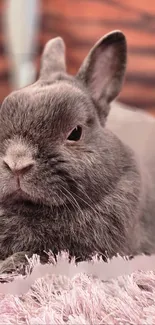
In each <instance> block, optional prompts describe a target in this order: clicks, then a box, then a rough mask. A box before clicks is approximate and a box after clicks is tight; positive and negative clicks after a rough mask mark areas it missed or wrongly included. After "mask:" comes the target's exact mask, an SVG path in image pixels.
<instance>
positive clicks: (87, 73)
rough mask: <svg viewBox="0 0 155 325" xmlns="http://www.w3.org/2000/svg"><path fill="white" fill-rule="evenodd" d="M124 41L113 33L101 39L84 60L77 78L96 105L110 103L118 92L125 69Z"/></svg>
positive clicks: (125, 47)
mask: <svg viewBox="0 0 155 325" xmlns="http://www.w3.org/2000/svg"><path fill="white" fill-rule="evenodd" d="M126 53H127V46H126V39H125V36H124V34H123V33H122V32H120V31H114V32H111V33H109V34H107V35H105V36H104V37H103V38H101V39H100V40H99V41H98V42H97V43H96V44H95V46H94V47H93V48H92V50H91V51H90V53H89V54H88V56H87V57H86V59H85V60H84V62H83V64H82V66H81V68H80V70H79V72H78V74H77V78H80V80H82V81H83V82H84V84H85V86H86V87H87V89H88V91H89V92H90V95H91V97H92V99H93V100H94V101H95V102H96V103H97V105H103V103H104V102H107V103H109V102H111V101H112V100H113V99H114V98H115V97H116V96H117V95H118V94H119V92H120V90H121V87H122V83H123V79H124V73H125V67H126Z"/></svg>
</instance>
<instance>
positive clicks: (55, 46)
mask: <svg viewBox="0 0 155 325" xmlns="http://www.w3.org/2000/svg"><path fill="white" fill-rule="evenodd" d="M65 61H66V60H65V44H64V41H63V39H62V38H61V37H56V38H54V39H52V40H50V41H48V42H47V43H46V45H45V48H44V51H43V54H42V58H41V69H40V79H44V80H48V79H49V78H50V75H51V74H52V73H57V72H65V71H66V62H65Z"/></svg>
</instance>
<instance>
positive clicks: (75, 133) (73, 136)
mask: <svg viewBox="0 0 155 325" xmlns="http://www.w3.org/2000/svg"><path fill="white" fill-rule="evenodd" d="M81 135H82V127H81V126H77V127H76V128H75V129H74V130H72V132H71V133H70V135H69V136H68V138H67V140H69V141H78V140H80V138H81Z"/></svg>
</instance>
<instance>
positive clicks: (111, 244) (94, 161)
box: [0, 31, 155, 259]
mask: <svg viewBox="0 0 155 325" xmlns="http://www.w3.org/2000/svg"><path fill="white" fill-rule="evenodd" d="M64 62H65V58H64V44H63V41H62V40H61V39H60V38H57V39H55V40H54V41H51V42H50V43H49V44H48V46H46V48H45V51H44V54H43V59H42V70H41V76H40V78H39V80H38V81H37V82H36V83H35V84H34V85H31V86H29V87H27V88H24V89H22V90H18V91H15V92H13V93H11V94H10V95H9V96H8V97H7V98H6V99H5V100H4V102H3V104H2V106H1V109H0V211H1V213H0V259H5V258H7V257H8V256H10V255H12V254H16V253H18V252H22V251H23V252H24V251H28V252H29V253H30V255H31V254H33V253H38V254H40V255H42V254H43V251H46V252H47V251H49V250H52V251H53V253H54V254H57V252H59V251H61V250H68V251H69V252H70V255H71V256H76V258H80V259H86V258H88V257H90V256H92V255H93V254H94V253H101V254H103V255H108V256H109V257H111V256H113V255H116V254H117V253H119V254H121V255H134V254H138V253H141V252H144V253H151V252H153V251H154V244H155V240H154V226H155V224H154V223H155V222H154V211H155V200H154V194H153V193H154V189H153V188H151V185H150V182H149V181H148V179H149V176H148V173H147V169H146V167H147V166H141V161H140V160H138V159H137V158H136V155H135V153H134V151H133V150H132V149H131V148H129V147H128V145H126V144H124V143H123V141H122V140H121V139H119V137H117V136H116V135H115V134H114V133H113V132H111V130H110V129H108V127H106V117H107V115H108V112H109V102H111V100H113V99H114V97H115V96H116V95H118V93H119V91H120V89H121V85H122V81H123V77H124V70H125V62H126V41H125V37H124V35H123V34H122V33H121V32H119V31H116V32H113V33H110V34H109V35H106V36H105V37H104V38H102V40H100V41H99V42H98V43H97V44H96V46H95V47H94V48H93V50H92V51H91V52H90V53H89V55H88V57H87V59H86V60H85V61H84V63H83V65H82V67H81V69H80V71H79V73H78V74H77V76H75V77H72V76H69V75H67V74H66V73H65V66H64ZM77 125H82V127H83V133H82V138H81V140H80V141H78V142H74V143H69V142H67V140H66V139H67V135H68V134H69V132H70V131H71V130H72V129H73V128H75V127H76V126H77ZM4 161H6V162H7V163H8V164H9V165H10V164H13V166H14V165H16V164H17V163H18V165H20V166H22V165H23V167H24V166H25V164H26V165H29V164H32V166H31V168H30V169H29V170H28V171H27V172H26V173H23V175H22V177H21V187H22V190H23V192H19V191H17V182H16V179H15V176H14V175H13V173H12V172H11V171H10V170H8V168H7V166H6V165H5V164H4ZM11 166H12V165H11ZM150 193H151V194H150Z"/></svg>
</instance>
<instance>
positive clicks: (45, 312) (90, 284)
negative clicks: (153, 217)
mask: <svg viewBox="0 0 155 325" xmlns="http://www.w3.org/2000/svg"><path fill="white" fill-rule="evenodd" d="M137 263H139V266H138V264H137ZM153 265H154V266H155V257H150V258H149V257H140V258H139V259H138V258H137V259H134V260H132V261H123V260H122V259H119V258H116V259H114V260H113V261H112V262H110V263H104V262H101V261H99V262H97V261H94V262H93V263H83V264H81V265H80V266H79V267H76V266H75V263H74V261H73V262H72V263H71V264H69V263H68V262H67V258H66V256H63V257H59V259H58V263H57V265H53V260H52V258H51V264H49V265H45V266H41V265H40V262H39V258H38V257H37V256H33V258H32V259H30V260H29V265H28V267H27V269H26V276H21V275H19V274H18V273H17V272H14V273H13V274H11V275H7V274H5V273H4V274H1V275H0V280H1V282H2V281H5V283H1V284H0V324H3V325H4V324H7V325H8V324H10V325H12V324H14V325H17V324H20V325H25V324H29V325H39V324H40V325H41V324H42V325H43V324H47V325H50V324H70V325H71V324H74V325H75V324H91V325H95V324H106V325H107V324H117V325H118V324H119V325H121V324H135V325H140V324H150V325H152V324H155V272H153V271H144V270H146V269H148V270H149V269H151V268H152V266H153ZM114 268H115V269H114ZM139 268H141V269H143V271H136V272H134V273H132V274H130V275H127V274H126V275H123V276H119V277H117V278H116V279H114V277H115V275H116V276H117V275H118V274H119V273H121V272H122V273H123V274H125V273H131V272H132V271H133V270H134V269H135V270H138V269H139ZM112 269H113V271H112V272H111V273H110V275H109V270H112ZM91 273H92V274H93V276H91V275H90V274H91ZM103 273H104V274H103ZM98 276H99V277H98ZM110 277H112V278H113V279H110ZM101 279H107V280H106V281H105V280H104V281H103V280H101Z"/></svg>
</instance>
